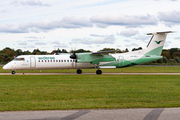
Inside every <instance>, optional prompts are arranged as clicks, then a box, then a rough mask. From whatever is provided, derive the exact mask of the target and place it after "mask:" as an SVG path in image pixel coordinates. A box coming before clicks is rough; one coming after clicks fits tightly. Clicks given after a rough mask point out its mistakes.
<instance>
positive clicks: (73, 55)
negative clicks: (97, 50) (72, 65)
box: [70, 51, 77, 59]
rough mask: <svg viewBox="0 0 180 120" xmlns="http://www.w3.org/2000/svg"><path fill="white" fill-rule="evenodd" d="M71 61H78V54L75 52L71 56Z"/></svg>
mask: <svg viewBox="0 0 180 120" xmlns="http://www.w3.org/2000/svg"><path fill="white" fill-rule="evenodd" d="M70 58H71V59H76V58H77V56H76V53H75V52H74V51H73V53H72V55H71V56H70Z"/></svg>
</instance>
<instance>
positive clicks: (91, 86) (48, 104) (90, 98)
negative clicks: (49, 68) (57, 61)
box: [0, 75, 180, 111]
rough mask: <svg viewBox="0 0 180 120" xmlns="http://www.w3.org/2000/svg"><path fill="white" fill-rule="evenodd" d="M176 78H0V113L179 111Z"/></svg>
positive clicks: (179, 81) (159, 76)
mask: <svg viewBox="0 0 180 120" xmlns="http://www.w3.org/2000/svg"><path fill="white" fill-rule="evenodd" d="M179 91H180V76H179V75H100V76H97V75H44V76H36V75H19V76H14V75H10V76H0V111H11V110H13V111H14V110H57V109H100V108H154V107H180V92H179Z"/></svg>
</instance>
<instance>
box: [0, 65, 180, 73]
mask: <svg viewBox="0 0 180 120" xmlns="http://www.w3.org/2000/svg"><path fill="white" fill-rule="evenodd" d="M101 70H102V72H103V73H134V72H135V73H179V72H180V67H178V66H176V67H163V66H161V67H154V66H147V67H143V66H133V67H127V68H117V69H101ZM15 71H16V73H23V72H25V73H40V70H15ZM82 71H83V73H95V72H96V69H95V68H92V69H82ZM10 72H11V71H10V70H3V69H2V67H0V73H10ZM41 72H42V73H76V69H68V70H67V69H64V70H62V69H57V70H42V71H41Z"/></svg>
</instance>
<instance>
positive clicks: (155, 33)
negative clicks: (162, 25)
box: [147, 31, 174, 35]
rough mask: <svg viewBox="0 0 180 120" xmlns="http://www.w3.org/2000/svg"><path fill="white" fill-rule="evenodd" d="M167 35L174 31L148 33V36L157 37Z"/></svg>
mask: <svg viewBox="0 0 180 120" xmlns="http://www.w3.org/2000/svg"><path fill="white" fill-rule="evenodd" d="M165 33H174V31H165V32H154V33H148V34H147V35H157V34H165Z"/></svg>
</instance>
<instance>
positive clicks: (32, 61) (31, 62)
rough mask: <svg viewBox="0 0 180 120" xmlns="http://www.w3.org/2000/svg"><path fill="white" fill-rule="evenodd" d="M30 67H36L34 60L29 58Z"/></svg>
mask: <svg viewBox="0 0 180 120" xmlns="http://www.w3.org/2000/svg"><path fill="white" fill-rule="evenodd" d="M30 67H31V68H35V67H36V58H35V57H30Z"/></svg>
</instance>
